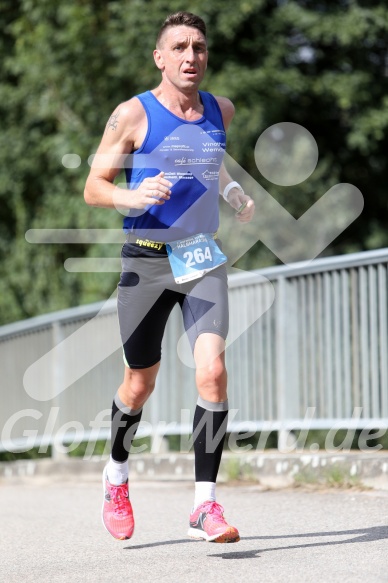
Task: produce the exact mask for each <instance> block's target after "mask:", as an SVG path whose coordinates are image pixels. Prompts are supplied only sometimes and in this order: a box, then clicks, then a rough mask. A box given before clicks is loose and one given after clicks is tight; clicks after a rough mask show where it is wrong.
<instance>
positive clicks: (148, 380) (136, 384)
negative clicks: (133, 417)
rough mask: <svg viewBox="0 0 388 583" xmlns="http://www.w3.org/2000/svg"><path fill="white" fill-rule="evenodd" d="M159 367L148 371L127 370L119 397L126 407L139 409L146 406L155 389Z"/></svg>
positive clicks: (156, 366)
mask: <svg viewBox="0 0 388 583" xmlns="http://www.w3.org/2000/svg"><path fill="white" fill-rule="evenodd" d="M158 368H159V365H155V366H154V367H150V368H147V369H130V368H128V367H126V368H125V373H124V379H123V382H122V384H121V386H120V388H119V396H120V398H121V399H122V401H123V402H124V403H125V405H126V406H128V407H131V408H134V409H138V408H140V407H142V406H143V405H144V403H145V402H146V401H147V399H148V397H149V396H150V395H151V393H152V391H153V390H154V388H155V381H156V374H157V371H158Z"/></svg>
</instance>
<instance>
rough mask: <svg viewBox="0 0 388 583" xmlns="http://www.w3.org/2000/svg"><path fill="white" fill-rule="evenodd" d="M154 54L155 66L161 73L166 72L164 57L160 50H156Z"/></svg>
mask: <svg viewBox="0 0 388 583" xmlns="http://www.w3.org/2000/svg"><path fill="white" fill-rule="evenodd" d="M153 54H154V61H155V65H156V66H157V67H158V69H160V70H161V71H164V61H163V57H162V54H161V52H160V50H159V49H155V50H154V53H153Z"/></svg>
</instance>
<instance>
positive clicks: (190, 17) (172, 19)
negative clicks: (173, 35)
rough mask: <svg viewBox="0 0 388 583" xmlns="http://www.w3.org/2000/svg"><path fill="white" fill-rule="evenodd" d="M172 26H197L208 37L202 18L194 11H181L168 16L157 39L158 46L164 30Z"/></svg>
mask: <svg viewBox="0 0 388 583" xmlns="http://www.w3.org/2000/svg"><path fill="white" fill-rule="evenodd" d="M171 26H191V27H192V28H197V29H198V30H199V31H200V32H202V34H203V36H204V37H205V38H206V24H205V23H204V21H203V20H202V18H201V17H200V16H196V15H195V14H193V13H192V12H184V11H180V12H174V13H173V14H170V15H169V16H167V18H166V20H165V21H164V22H163V24H162V26H161V27H160V30H159V34H158V38H157V39H156V46H158V45H159V44H160V39H161V38H162V36H163V33H164V31H165V30H166V29H167V28H170V27H171Z"/></svg>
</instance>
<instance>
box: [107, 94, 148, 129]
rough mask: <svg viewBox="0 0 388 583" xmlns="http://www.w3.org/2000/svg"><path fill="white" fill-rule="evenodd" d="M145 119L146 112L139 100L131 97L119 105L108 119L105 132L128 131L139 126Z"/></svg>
mask: <svg viewBox="0 0 388 583" xmlns="http://www.w3.org/2000/svg"><path fill="white" fill-rule="evenodd" d="M145 118H146V112H145V111H144V107H143V106H142V104H141V102H140V100H139V99H138V98H137V97H132V98H131V99H129V100H128V101H123V102H122V103H120V104H119V105H118V106H117V107H116V109H115V110H114V111H113V113H112V115H111V116H110V118H109V119H108V122H107V124H106V128H105V131H107V132H109V131H112V132H117V131H119V132H120V133H121V132H122V131H128V130H129V129H134V128H136V127H138V126H139V125H141V123H142V122H143V120H144V119H145Z"/></svg>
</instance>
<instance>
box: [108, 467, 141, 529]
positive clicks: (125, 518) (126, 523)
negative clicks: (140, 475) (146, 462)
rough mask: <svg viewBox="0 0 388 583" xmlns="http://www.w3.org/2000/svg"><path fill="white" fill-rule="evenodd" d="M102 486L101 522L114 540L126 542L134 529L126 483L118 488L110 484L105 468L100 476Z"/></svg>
mask: <svg viewBox="0 0 388 583" xmlns="http://www.w3.org/2000/svg"><path fill="white" fill-rule="evenodd" d="M102 481H103V486H104V503H103V506H102V522H103V524H104V526H105V528H106V530H107V531H108V532H110V534H111V535H112V536H114V538H117V539H119V540H126V539H128V538H131V536H132V535H133V531H134V528H135V522H134V520H133V511H132V506H131V503H130V501H129V495H128V481H127V482H125V484H121V485H120V486H113V484H110V482H109V480H108V477H107V473H106V468H105V469H104V472H103V474H102Z"/></svg>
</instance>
